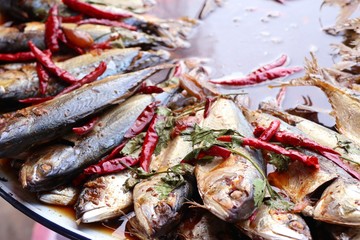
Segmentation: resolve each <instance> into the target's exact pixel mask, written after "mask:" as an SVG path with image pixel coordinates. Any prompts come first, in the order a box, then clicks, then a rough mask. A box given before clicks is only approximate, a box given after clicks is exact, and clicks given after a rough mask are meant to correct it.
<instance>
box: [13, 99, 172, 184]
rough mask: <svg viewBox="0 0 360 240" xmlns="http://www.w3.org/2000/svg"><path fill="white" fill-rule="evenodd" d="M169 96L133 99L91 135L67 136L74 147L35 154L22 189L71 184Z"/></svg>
mask: <svg viewBox="0 0 360 240" xmlns="http://www.w3.org/2000/svg"><path fill="white" fill-rule="evenodd" d="M168 97H169V95H168V93H166V92H165V93H162V94H160V95H158V96H157V97H156V98H154V97H152V96H151V95H136V96H133V97H131V98H130V99H128V100H127V101H125V102H124V103H122V104H120V105H119V106H116V107H114V108H113V109H111V110H108V111H107V112H105V113H104V114H103V115H101V118H100V120H99V122H98V123H97V125H96V126H95V128H94V129H93V131H92V132H91V133H89V134H86V135H83V136H77V135H75V134H70V135H66V136H65V137H64V139H66V140H67V142H69V143H71V144H68V145H65V144H62V145H60V144H56V145H53V146H50V147H47V148H45V149H43V150H40V151H39V152H36V153H34V154H33V155H32V156H31V157H30V158H29V159H28V160H27V161H26V163H25V164H24V165H23V167H22V169H21V171H20V180H21V183H22V186H23V187H24V188H27V189H29V190H30V191H44V190H50V189H52V188H54V187H56V186H59V185H62V184H64V183H65V182H67V181H69V180H70V179H71V177H72V176H74V175H76V174H77V173H78V172H79V171H81V170H82V169H83V168H85V167H87V166H88V165H90V164H93V163H95V162H97V161H98V160H99V159H100V158H101V157H102V156H103V155H104V154H106V153H107V152H109V151H110V150H111V149H112V148H114V147H116V146H117V145H119V144H120V143H121V141H122V140H123V137H124V134H125V133H126V131H127V130H128V129H129V128H130V127H131V125H132V124H133V123H134V122H135V120H136V118H137V116H139V115H140V113H141V112H142V111H143V110H144V109H145V107H146V106H147V105H149V104H150V103H151V102H153V101H156V100H160V101H166V99H168Z"/></svg>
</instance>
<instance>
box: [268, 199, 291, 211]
mask: <svg viewBox="0 0 360 240" xmlns="http://www.w3.org/2000/svg"><path fill="white" fill-rule="evenodd" d="M265 204H266V205H268V206H269V207H270V208H272V209H275V210H280V211H285V212H290V211H291V210H292V209H293V208H294V206H295V205H294V203H292V202H290V201H288V200H286V199H284V198H281V197H280V198H279V197H277V198H272V199H268V200H266V201H265Z"/></svg>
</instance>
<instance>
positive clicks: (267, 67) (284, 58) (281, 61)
mask: <svg viewBox="0 0 360 240" xmlns="http://www.w3.org/2000/svg"><path fill="white" fill-rule="evenodd" d="M287 59H288V57H287V56H286V55H285V54H283V55H281V57H280V58H278V59H276V60H275V61H274V62H273V63H269V64H266V65H264V66H262V67H260V68H258V69H256V70H255V71H253V72H252V73H250V74H249V75H252V74H254V75H257V74H259V73H262V72H266V71H268V70H270V69H273V68H277V67H281V66H284V64H285V63H286V61H287Z"/></svg>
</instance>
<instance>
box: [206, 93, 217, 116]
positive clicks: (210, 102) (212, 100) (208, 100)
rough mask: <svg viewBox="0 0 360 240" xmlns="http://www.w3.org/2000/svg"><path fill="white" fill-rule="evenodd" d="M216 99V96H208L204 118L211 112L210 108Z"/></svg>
mask: <svg viewBox="0 0 360 240" xmlns="http://www.w3.org/2000/svg"><path fill="white" fill-rule="evenodd" d="M215 101H216V98H213V97H206V100H205V110H204V118H207V117H208V116H209V114H210V109H211V106H212V104H213V103H214V102H215Z"/></svg>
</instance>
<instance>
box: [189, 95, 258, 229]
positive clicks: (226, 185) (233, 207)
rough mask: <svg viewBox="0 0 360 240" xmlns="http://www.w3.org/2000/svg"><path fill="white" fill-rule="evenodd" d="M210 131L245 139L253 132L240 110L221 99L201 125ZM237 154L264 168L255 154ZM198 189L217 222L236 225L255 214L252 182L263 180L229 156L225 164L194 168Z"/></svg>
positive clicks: (216, 161)
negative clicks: (228, 132) (233, 132)
mask: <svg viewBox="0 0 360 240" xmlns="http://www.w3.org/2000/svg"><path fill="white" fill-rule="evenodd" d="M200 126H201V127H207V128H210V129H232V130H236V131H238V132H239V133H240V134H242V135H243V136H246V137H252V136H253V134H252V129H251V127H250V125H249V124H248V122H247V121H246V119H245V117H244V116H243V114H242V112H241V110H240V109H239V108H238V107H237V106H236V105H235V103H234V102H233V101H232V100H229V99H223V98H220V99H219V100H217V101H216V102H215V103H214V105H213V107H212V110H211V111H210V114H209V116H208V117H207V118H205V119H204V120H203V121H202V122H201V123H200ZM236 150H237V151H239V152H241V153H243V154H244V155H246V156H247V157H249V158H251V159H253V160H254V161H255V162H256V163H257V164H258V165H259V167H260V168H264V164H263V162H262V158H261V156H260V155H259V153H258V152H257V151H253V150H250V149H249V148H243V147H239V148H237V149H236ZM195 176H196V179H197V186H198V189H199V193H200V196H201V198H202V199H203V202H204V205H205V207H206V208H207V209H208V210H209V211H210V212H212V213H213V214H214V215H216V216H217V217H219V218H220V219H222V220H224V221H228V222H237V221H240V220H244V219H247V218H248V217H250V215H251V214H252V213H253V212H254V211H255V209H256V207H255V202H254V186H253V181H254V180H255V179H257V178H260V179H261V178H262V177H261V175H260V173H259V172H258V170H256V168H255V167H254V166H253V165H252V163H250V162H249V161H248V160H247V159H245V158H244V157H242V156H239V155H234V154H232V155H231V156H230V157H229V158H228V159H226V160H225V161H224V160H222V159H219V158H215V159H214V160H212V161H208V162H203V163H198V164H196V168H195Z"/></svg>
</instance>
